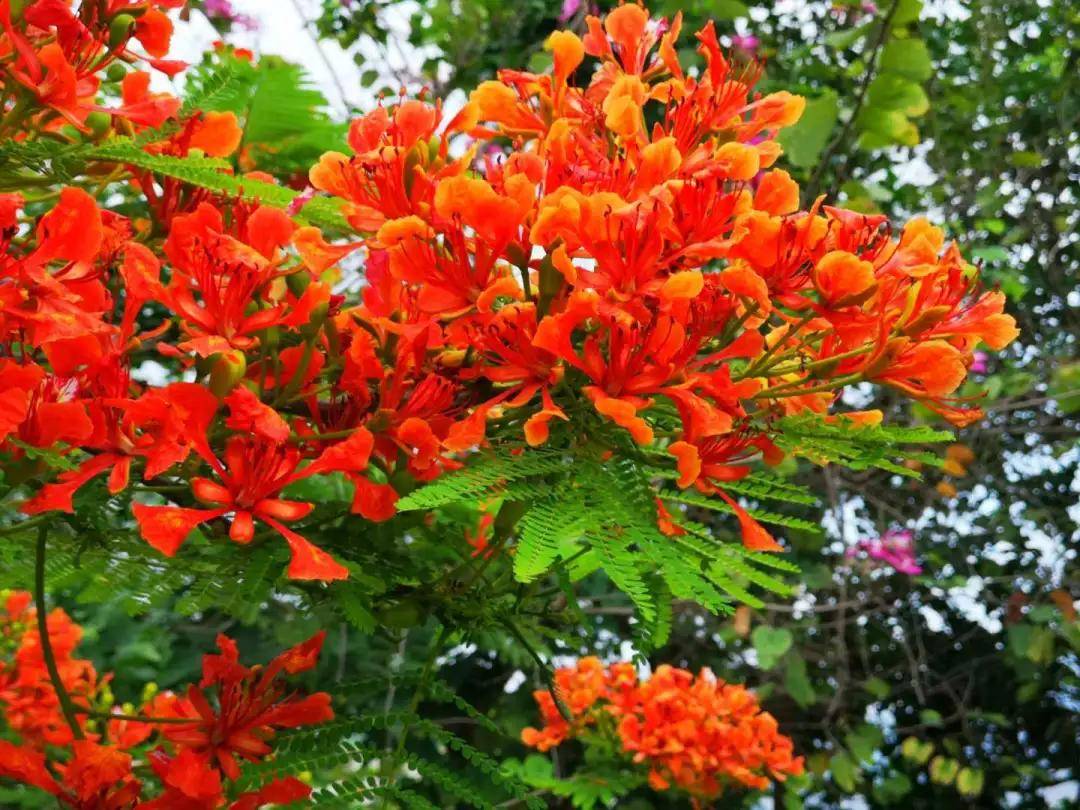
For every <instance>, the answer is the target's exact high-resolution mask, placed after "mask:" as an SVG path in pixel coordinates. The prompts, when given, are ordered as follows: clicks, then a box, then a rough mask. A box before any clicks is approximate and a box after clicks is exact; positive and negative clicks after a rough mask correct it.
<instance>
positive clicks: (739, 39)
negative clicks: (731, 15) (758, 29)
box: [731, 34, 761, 53]
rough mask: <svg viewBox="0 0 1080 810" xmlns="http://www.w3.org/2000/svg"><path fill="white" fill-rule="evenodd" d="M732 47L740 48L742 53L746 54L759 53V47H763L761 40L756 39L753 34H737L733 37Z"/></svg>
mask: <svg viewBox="0 0 1080 810" xmlns="http://www.w3.org/2000/svg"><path fill="white" fill-rule="evenodd" d="M731 44H732V47H735V48H738V49H739V50H740V51H745V52H746V53H754V52H755V51H757V49H758V46H759V45H761V40H760V39H758V38H757V37H755V36H754V35H753V34H747V35H745V36H743V35H742V34H735V35H733V36H732V37H731Z"/></svg>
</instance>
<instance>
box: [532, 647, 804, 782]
mask: <svg viewBox="0 0 1080 810" xmlns="http://www.w3.org/2000/svg"><path fill="white" fill-rule="evenodd" d="M555 681H556V687H555V688H556V692H557V693H558V694H560V695H561V696H562V697H563V699H564V703H565V708H566V710H567V711H568V712H569V713H570V715H571V718H572V719H571V720H570V721H567V719H566V718H564V717H563V716H562V715H561V714H560V713H559V711H558V709H557V707H556V705H555V702H554V699H553V698H552V696H551V693H550V692H546V691H539V692H536V693H534V697H535V698H536V701H537V704H538V706H539V707H540V711H541V716H542V717H543V719H544V723H545V725H544V728H543V729H540V730H537V729H535V728H527V729H525V730H524V731H523V732H522V734H521V738H522V741H523V742H524V743H525V744H526V745H528V746H530V747H533V748H537V749H539V750H541V751H547V750H549V749H550V748H553V747H555V746H557V745H559V744H560V743H562V742H564V741H565V740H567V739H570V738H573V737H576V736H579V735H581V734H582V732H584V731H585V730H586V729H588V728H589V727H591V726H593V725H595V724H596V723H597V721H598V720H599V719H600V718H601V717H603V716H605V715H611V716H614V717H615V718H616V720H617V728H616V735H617V737H616V740H615V743H616V744H617V745H619V746H620V747H621V748H622V750H623V751H624V752H625V753H626V754H627V755H629V756H630V757H631V758H632V760H633V762H635V763H640V764H642V765H644V766H646V767H648V769H649V784H650V785H651V786H652V787H653V788H654V789H656V790H668V789H671V788H678V789H681V790H684V791H686V792H687V793H689V794H690V795H691V796H693V797H696V798H701V799H715V798H716V797H717V796H719V795H720V794H721V793H722V792H723V791H724V789H725V788H726V787H728V786H729V785H730V784H732V783H736V784H742V785H745V786H746V787H751V788H756V789H759V790H762V789H765V788H767V787H768V786H769V779H770V777H771V778H772V779H775V780H777V781H784V780H785V779H786V778H787V777H788V776H798V775H800V774H802V772H803V761H802V758H801V757H795V756H794V755H793V754H794V751H793V745H792V742H791V740H790V739H789V738H788V737H785V736H784V735H782V734H780V733H779V730H778V727H777V723H776V720H775V719H774V718H773V717H772V715H770V714H768V713H767V712H763V711H761V709H760V707H759V706H758V703H757V699H756V698H755V697H754V695H753V694H752V693H751V692H749V691H747V690H746V689H744V688H743V687H741V686H735V685H731V684H726V683H724V682H723V681H721V680H718V679H717V678H716V677H715V676H713V674H712V673H711V672H710V671H709V670H707V669H706V670H702V671H701V672H700V673H699V674H698V676H697V677H696V678H695V677H694V675H693V674H692V673H690V672H688V671H686V670H684V669H677V668H675V667H671V666H669V665H667V664H663V665H661V666H659V667H658V668H657V669H656V671H655V672H654V673H653V675H652V677H651V678H649V679H648V680H647V681H644V682H639V681H638V679H637V674H636V672H635V671H634V668H633V666H632V665H630V664H626V663H617V664H612V665H611V666H610V667H608V668H606V669H605V668H604V667H603V666H602V665H601V664H600V662H599V661H598V660H597V659H595V658H582V659H580V660H579V661H578V662H577V665H576V666H575V667H573V668H564V669H559V670H557V671H556V673H555Z"/></svg>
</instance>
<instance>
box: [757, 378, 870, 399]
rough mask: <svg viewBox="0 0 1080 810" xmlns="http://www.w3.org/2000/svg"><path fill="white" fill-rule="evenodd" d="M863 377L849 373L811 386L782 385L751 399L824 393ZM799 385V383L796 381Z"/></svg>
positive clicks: (836, 389)
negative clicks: (792, 388) (793, 387)
mask: <svg viewBox="0 0 1080 810" xmlns="http://www.w3.org/2000/svg"><path fill="white" fill-rule="evenodd" d="M861 379H862V374H861V373H858V374H848V375H846V376H844V377H837V378H836V379H834V380H829V381H828V382H825V383H822V384H821V385H814V386H811V387H810V388H795V389H794V390H789V389H790V388H791V386H787V385H781V386H779V387H778V388H769V389H766V390H765V391H762V392H761V393H760V394H754V396H753V397H751V399H783V398H785V397H802V396H806V395H808V394H824V393H826V392H828V391H838V390H839V389H841V388H843V387H844V386H845V385H851V384H852V383H856V382H859V381H860V380H861ZM796 385H798V383H796Z"/></svg>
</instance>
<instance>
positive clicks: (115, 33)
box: [109, 14, 135, 50]
mask: <svg viewBox="0 0 1080 810" xmlns="http://www.w3.org/2000/svg"><path fill="white" fill-rule="evenodd" d="M134 30H135V18H134V17H132V16H131V15H130V14H117V15H116V16H115V17H113V19H112V22H111V23H109V48H111V49H114V50H115V49H116V48H121V47H123V46H124V44H125V43H126V42H127V41H128V39H130V38H131V33H132V31H134Z"/></svg>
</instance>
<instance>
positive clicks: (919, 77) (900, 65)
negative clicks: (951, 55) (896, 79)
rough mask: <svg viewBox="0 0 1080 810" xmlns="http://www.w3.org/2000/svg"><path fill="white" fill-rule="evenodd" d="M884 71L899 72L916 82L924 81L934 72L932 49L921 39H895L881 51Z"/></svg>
mask: <svg viewBox="0 0 1080 810" xmlns="http://www.w3.org/2000/svg"><path fill="white" fill-rule="evenodd" d="M881 70H882V72H883V73H897V74H899V75H900V76H903V77H904V78H907V79H911V80H913V81H916V82H924V81H926V80H927V79H929V78H930V76H931V75H932V74H933V72H934V66H933V65H932V64H931V62H930V51H929V50H928V49H927V47H926V43H925V42H923V41H922V40H921V39H894V40H891V41H890V42H889V44H888V45H886V46H885V50H884V51H882V53H881Z"/></svg>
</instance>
